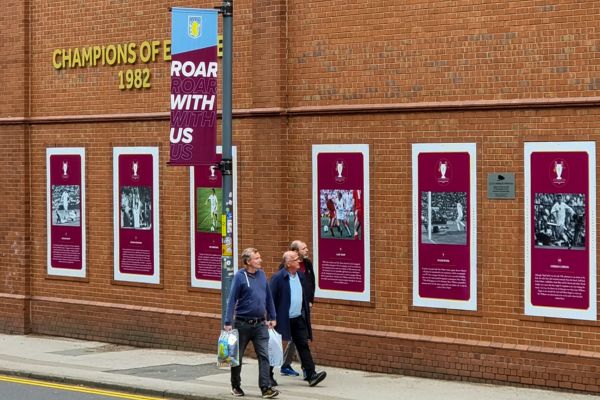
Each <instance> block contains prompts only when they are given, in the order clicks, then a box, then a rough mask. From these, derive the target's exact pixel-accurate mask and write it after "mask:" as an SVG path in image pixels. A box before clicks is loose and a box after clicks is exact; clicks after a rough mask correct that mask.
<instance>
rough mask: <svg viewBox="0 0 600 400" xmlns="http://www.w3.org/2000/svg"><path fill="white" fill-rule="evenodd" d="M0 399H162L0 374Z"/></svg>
mask: <svg viewBox="0 0 600 400" xmlns="http://www.w3.org/2000/svg"><path fill="white" fill-rule="evenodd" d="M0 399H1V400H123V399H129V400H164V399H162V398H160V399H159V398H157V397H149V396H143V395H136V394H128V393H122V392H115V391H111V390H104V389H93V388H89V387H84V386H77V385H67V384H58V383H52V382H43V381H38V380H32V379H27V378H19V377H12V376H3V375H0Z"/></svg>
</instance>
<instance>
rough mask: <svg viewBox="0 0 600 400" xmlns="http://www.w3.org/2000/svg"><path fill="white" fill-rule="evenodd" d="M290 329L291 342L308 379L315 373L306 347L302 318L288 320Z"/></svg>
mask: <svg viewBox="0 0 600 400" xmlns="http://www.w3.org/2000/svg"><path fill="white" fill-rule="evenodd" d="M290 329H291V331H292V332H291V333H292V342H294V344H295V345H296V349H298V355H299V356H300V362H301V363H302V368H304V369H305V370H306V374H307V376H308V377H309V378H310V377H311V376H313V375H314V373H315V363H314V361H313V358H312V354H311V353H310V348H309V347H308V327H307V326H306V321H305V320H304V317H297V318H290Z"/></svg>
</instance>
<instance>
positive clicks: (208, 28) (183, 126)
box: [169, 8, 218, 166]
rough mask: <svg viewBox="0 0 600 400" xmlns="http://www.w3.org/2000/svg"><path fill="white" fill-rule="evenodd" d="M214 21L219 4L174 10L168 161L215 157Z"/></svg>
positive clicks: (193, 162) (179, 162) (210, 160)
mask: <svg viewBox="0 0 600 400" xmlns="http://www.w3.org/2000/svg"><path fill="white" fill-rule="evenodd" d="M217 27H218V11H217V10H197V9H188V8H173V10H172V36H171V37H172V39H171V40H172V43H171V55H172V61H171V131H170V135H169V138H170V142H171V151H170V157H169V159H170V161H169V164H171V165H182V166H193V165H201V164H212V163H215V161H216V141H217V75H218V63H217Z"/></svg>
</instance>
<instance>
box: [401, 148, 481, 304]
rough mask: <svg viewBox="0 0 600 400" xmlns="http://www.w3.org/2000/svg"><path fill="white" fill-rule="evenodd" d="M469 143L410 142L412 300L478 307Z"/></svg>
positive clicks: (473, 159)
mask: <svg viewBox="0 0 600 400" xmlns="http://www.w3.org/2000/svg"><path fill="white" fill-rule="evenodd" d="M476 150H477V148H476V145H475V144H474V143H439V144H413V146H412V172H413V175H412V185H413V192H412V193H413V196H412V207H413V305H414V306H420V307H436V308H448V309H457V310H476V309H477V173H476V172H477V171H476V166H477V158H476Z"/></svg>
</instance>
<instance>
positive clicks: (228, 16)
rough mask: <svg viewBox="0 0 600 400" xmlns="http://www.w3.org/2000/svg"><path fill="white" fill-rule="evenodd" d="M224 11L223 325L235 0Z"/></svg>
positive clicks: (228, 268) (229, 257) (229, 272)
mask: <svg viewBox="0 0 600 400" xmlns="http://www.w3.org/2000/svg"><path fill="white" fill-rule="evenodd" d="M221 12H222V13H223V78H222V79H223V113H222V126H223V141H222V146H223V156H222V161H221V173H222V177H223V199H222V203H221V205H222V207H221V210H223V211H222V212H223V214H222V215H221V223H222V226H223V228H222V230H221V234H222V239H223V245H222V252H221V325H223V324H224V323H225V314H226V312H227V299H228V298H229V292H230V291H231V282H232V280H233V256H234V254H233V251H234V250H236V251H237V249H234V248H233V190H232V186H233V182H232V181H233V176H232V172H233V168H232V167H233V165H232V164H233V161H232V154H231V153H232V139H231V137H232V134H231V124H232V108H233V107H232V97H233V90H232V84H233V82H232V79H233V74H232V58H233V0H224V1H223V5H222V6H221Z"/></svg>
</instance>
